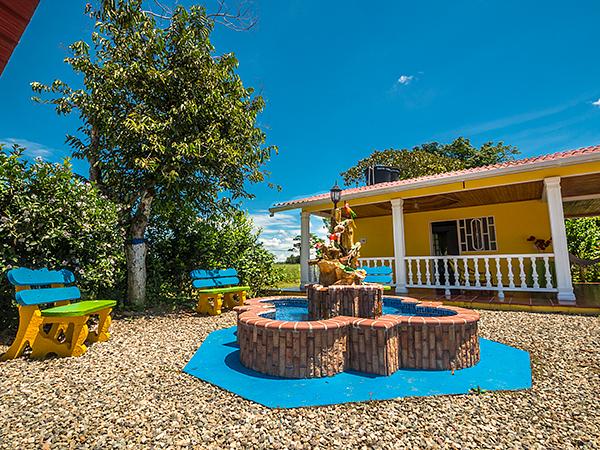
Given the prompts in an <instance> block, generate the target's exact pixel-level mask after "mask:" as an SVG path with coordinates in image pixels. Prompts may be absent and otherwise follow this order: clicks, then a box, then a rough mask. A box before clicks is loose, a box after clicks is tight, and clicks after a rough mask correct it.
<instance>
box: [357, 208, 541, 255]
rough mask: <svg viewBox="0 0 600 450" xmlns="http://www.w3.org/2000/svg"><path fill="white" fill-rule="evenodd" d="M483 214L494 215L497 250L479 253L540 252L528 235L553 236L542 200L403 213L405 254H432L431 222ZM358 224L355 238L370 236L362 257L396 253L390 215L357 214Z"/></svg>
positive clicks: (367, 237)
mask: <svg viewBox="0 0 600 450" xmlns="http://www.w3.org/2000/svg"><path fill="white" fill-rule="evenodd" d="M484 216H494V221H495V224H496V242H497V246H498V250H497V251H495V252H478V253H488V254H494V253H537V252H538V250H536V249H535V247H534V246H533V244H532V243H531V242H527V240H526V239H527V238H528V237H529V236H531V235H533V236H535V237H536V238H543V239H549V238H550V222H549V219H548V207H547V204H546V203H544V202H543V201H541V200H533V201H525V202H514V203H501V204H497V205H486V206H473V207H469V208H456V209H445V210H440V211H430V212H419V213H411V214H405V215H404V227H405V242H406V254H407V255H408V256H424V255H430V254H431V229H430V223H431V222H440V221H446V220H456V219H467V218H472V217H484ZM356 225H357V230H356V235H355V236H356V240H360V239H366V240H367V242H366V243H365V244H363V247H362V249H361V256H362V257H365V258H368V257H375V256H393V255H394V244H393V234H392V216H391V215H390V216H380V217H369V218H363V219H360V218H358V219H357V220H356ZM548 251H549V252H551V251H552V249H551V248H550V249H549V250H548ZM467 254H468V253H467Z"/></svg>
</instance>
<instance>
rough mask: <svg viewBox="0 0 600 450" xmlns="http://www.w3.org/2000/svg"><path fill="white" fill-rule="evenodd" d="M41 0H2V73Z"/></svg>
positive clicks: (0, 18) (0, 65) (0, 68)
mask: <svg viewBox="0 0 600 450" xmlns="http://www.w3.org/2000/svg"><path fill="white" fill-rule="evenodd" d="M38 3H39V0H0V74H2V71H3V70H4V68H5V67H6V64H7V63H8V60H9V59H10V56H11V55H12V52H13V50H14V49H15V47H16V46H17V44H18V43H19V40H20V39H21V35H22V34H23V32H24V31H25V28H27V25H28V24H29V21H30V20H31V17H32V16H33V13H34V12H35V9H36V8H37V6H38Z"/></svg>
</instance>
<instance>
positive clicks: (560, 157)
mask: <svg viewBox="0 0 600 450" xmlns="http://www.w3.org/2000/svg"><path fill="white" fill-rule="evenodd" d="M588 160H600V145H595V146H591V147H583V148H579V149H576V150H568V151H564V152H558V153H552V154H548V155H541V156H534V157H531V158H524V159H518V160H513V161H506V162H503V163H498V164H492V165H489V166H481V167H474V168H471V169H463V170H456V171H452V172H444V173H440V174H435V175H427V176H422V177H417V178H409V179H406V180H398V181H391V182H387V183H378V184H374V185H371V186H359V187H355V188H350V189H344V190H343V191H342V196H343V197H344V198H346V199H352V198H359V197H367V196H371V195H378V194H384V193H387V192H390V191H403V190H407V189H415V188H419V187H423V186H431V185H440V184H446V183H451V182H454V181H457V180H456V179H457V178H459V179H460V180H465V179H476V178H486V177H489V176H495V175H497V174H498V172H502V173H510V172H521V171H524V170H527V169H538V168H542V167H544V166H549V165H562V164H575V163H581V162H586V161H588ZM327 203H329V193H328V192H326V193H323V194H318V195H313V196H311V197H305V198H301V199H296V200H290V201H286V202H280V203H275V204H274V205H273V206H272V207H271V208H269V211H270V212H271V213H275V212H277V211H285V210H289V209H296V208H301V207H303V206H309V205H318V204H327Z"/></svg>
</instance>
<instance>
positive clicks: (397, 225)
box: [391, 198, 408, 294]
mask: <svg viewBox="0 0 600 450" xmlns="http://www.w3.org/2000/svg"><path fill="white" fill-rule="evenodd" d="M391 203H392V228H393V230H394V264H395V266H396V270H395V275H396V293H398V294H406V293H408V289H406V263H405V261H404V257H405V256H406V249H405V246H404V200H402V199H401V198H395V199H393V200H391Z"/></svg>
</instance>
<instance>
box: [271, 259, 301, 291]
mask: <svg viewBox="0 0 600 450" xmlns="http://www.w3.org/2000/svg"><path fill="white" fill-rule="evenodd" d="M275 267H276V268H277V271H279V272H280V273H281V274H282V277H283V278H282V280H281V281H280V282H279V283H277V286H276V287H278V288H289V287H296V286H298V285H299V284H300V264H284V263H279V264H276V265H275Z"/></svg>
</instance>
